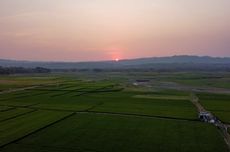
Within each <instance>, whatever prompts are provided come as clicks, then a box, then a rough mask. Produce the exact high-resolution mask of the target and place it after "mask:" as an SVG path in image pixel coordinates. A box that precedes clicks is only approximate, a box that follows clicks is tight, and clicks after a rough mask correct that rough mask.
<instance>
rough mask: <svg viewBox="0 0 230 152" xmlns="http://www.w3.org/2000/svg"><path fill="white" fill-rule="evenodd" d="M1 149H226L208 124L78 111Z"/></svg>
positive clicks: (126, 151)
mask: <svg viewBox="0 0 230 152" xmlns="http://www.w3.org/2000/svg"><path fill="white" fill-rule="evenodd" d="M1 151H2V152H19V151H23V152H41V151H49V152H56V151H63V152H65V151H66V152H75V151H79V152H89V151H99V152H108V151H110V152H142V151H143V152H146V151H161V152H168V151H170V152H174V151H175V152H178V151H186V152H194V151H196V152H204V151H207V152H227V151H228V150H227V146H226V145H225V143H224V140H223V139H222V137H221V135H220V134H219V133H218V130H217V129H216V128H215V127H214V126H212V125H209V124H204V123H200V122H189V121H176V120H165V119H155V118H136V117H129V116H128V117H127V116H111V115H104V114H102V115H101V114H77V115H74V116H72V117H69V118H68V119H65V120H63V121H61V122H59V123H56V124H55V125H52V126H50V127H48V128H46V129H43V130H41V131H39V132H36V133H34V134H31V135H30V136H27V137H26V138H23V139H22V140H20V141H18V142H17V143H13V144H11V145H8V146H6V147H4V148H2V149H1Z"/></svg>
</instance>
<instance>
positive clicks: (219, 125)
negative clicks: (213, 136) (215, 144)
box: [190, 93, 230, 150]
mask: <svg viewBox="0 0 230 152" xmlns="http://www.w3.org/2000/svg"><path fill="white" fill-rule="evenodd" d="M190 101H191V102H192V103H193V104H194V105H195V107H196V108H197V111H198V112H199V113H201V112H209V111H207V110H205V108H204V107H203V106H202V105H201V104H200V102H199V98H198V97H197V96H196V94H194V93H191V99H190ZM209 113H210V114H211V115H213V114H212V113H211V112H209ZM213 116H214V115H213ZM214 125H215V126H216V127H217V128H218V129H219V130H220V131H221V135H222V136H223V137H224V140H225V142H226V144H227V145H228V148H229V150H230V134H229V133H228V128H229V127H230V125H229V124H224V123H222V122H221V121H220V120H218V121H216V122H215V123H214Z"/></svg>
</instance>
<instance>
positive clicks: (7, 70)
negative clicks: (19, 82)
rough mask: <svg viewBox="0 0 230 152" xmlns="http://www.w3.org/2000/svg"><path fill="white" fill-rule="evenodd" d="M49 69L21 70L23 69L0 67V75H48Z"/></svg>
mask: <svg viewBox="0 0 230 152" xmlns="http://www.w3.org/2000/svg"><path fill="white" fill-rule="evenodd" d="M49 72H51V70H50V69H46V68H42V67H36V68H23V67H2V66H0V75H9V74H27V73H49Z"/></svg>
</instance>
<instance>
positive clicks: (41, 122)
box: [0, 110, 69, 147]
mask: <svg viewBox="0 0 230 152" xmlns="http://www.w3.org/2000/svg"><path fill="white" fill-rule="evenodd" d="M68 114H69V113H64V112H51V111H42V110H39V111H35V112H32V113H29V114H27V115H23V116H20V117H17V118H14V119H9V120H7V121H3V122H0V132H1V134H0V147H1V146H3V145H6V144H9V143H11V142H14V141H15V140H17V139H20V138H22V137H24V136H26V135H28V134H30V133H32V132H34V131H36V130H39V129H41V128H43V127H45V126H47V125H49V124H51V123H53V122H55V121H57V120H59V119H61V118H63V117H65V116H66V115H68Z"/></svg>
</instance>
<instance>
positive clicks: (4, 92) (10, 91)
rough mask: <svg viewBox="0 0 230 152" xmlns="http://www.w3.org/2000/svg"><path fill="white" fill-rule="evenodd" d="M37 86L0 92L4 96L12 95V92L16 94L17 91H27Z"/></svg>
mask: <svg viewBox="0 0 230 152" xmlns="http://www.w3.org/2000/svg"><path fill="white" fill-rule="evenodd" d="M37 87H39V86H30V87H24V88H17V89H9V90H5V91H1V92H0V95H1V94H6V93H12V92H17V91H24V90H29V89H35V88H37Z"/></svg>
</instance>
